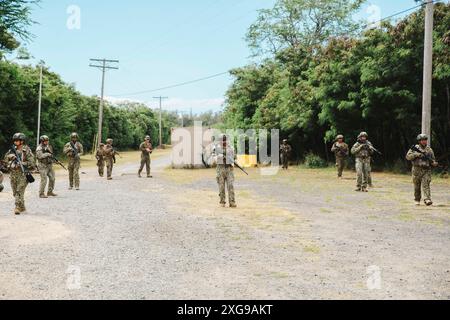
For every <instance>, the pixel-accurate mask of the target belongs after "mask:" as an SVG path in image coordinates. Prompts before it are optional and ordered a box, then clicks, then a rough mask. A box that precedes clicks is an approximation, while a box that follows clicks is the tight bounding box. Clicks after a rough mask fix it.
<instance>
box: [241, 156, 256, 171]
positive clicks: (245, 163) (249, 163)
mask: <svg viewBox="0 0 450 320" xmlns="http://www.w3.org/2000/svg"><path fill="white" fill-rule="evenodd" d="M237 162H238V164H239V165H240V166H241V167H244V168H252V167H257V166H258V156H256V155H247V154H238V156H237Z"/></svg>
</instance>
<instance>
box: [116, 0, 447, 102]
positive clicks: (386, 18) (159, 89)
mask: <svg viewBox="0 0 450 320" xmlns="http://www.w3.org/2000/svg"><path fill="white" fill-rule="evenodd" d="M438 2H441V1H438V0H432V1H427V2H424V3H421V4H419V5H416V6H414V7H411V8H408V9H405V10H403V11H400V12H397V13H394V14H392V15H390V16H388V17H385V18H383V19H380V20H378V21H373V22H370V23H368V24H366V25H365V26H363V27H365V28H367V27H370V26H372V25H375V24H378V23H381V22H384V21H386V20H390V19H392V18H394V17H397V16H399V15H402V14H405V13H407V12H409V11H412V10H415V9H417V8H420V7H422V6H424V5H426V4H429V3H438ZM320 43H322V42H318V43H317V44H320ZM228 73H229V71H225V72H221V73H217V74H214V75H211V76H207V77H204V78H200V79H195V80H191V81H186V82H182V83H178V84H174V85H170V86H166V87H162V88H156V89H151V90H144V91H138V92H131V93H124V94H118V95H111V96H112V97H124V96H137V95H142V94H146V93H152V92H157V91H162V90H167V89H173V88H178V87H181V86H186V85H189V84H193V83H197V82H201V81H205V80H209V79H213V78H217V77H220V76H223V75H225V74H228Z"/></svg>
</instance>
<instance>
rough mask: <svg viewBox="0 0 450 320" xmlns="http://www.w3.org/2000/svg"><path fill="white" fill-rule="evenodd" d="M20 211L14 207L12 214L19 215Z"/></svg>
mask: <svg viewBox="0 0 450 320" xmlns="http://www.w3.org/2000/svg"><path fill="white" fill-rule="evenodd" d="M20 213H21V211H20V209H19V208H15V209H14V214H15V215H16V216H19V215H20Z"/></svg>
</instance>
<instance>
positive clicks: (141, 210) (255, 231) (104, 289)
mask: <svg viewBox="0 0 450 320" xmlns="http://www.w3.org/2000/svg"><path fill="white" fill-rule="evenodd" d="M167 164H168V158H161V159H158V160H156V161H155V162H154V164H153V167H154V168H155V171H154V173H153V174H154V176H155V178H154V179H137V177H136V173H135V171H136V170H137V168H136V164H125V165H119V166H118V167H117V168H116V170H115V176H114V180H113V181H110V182H108V181H106V179H100V178H98V177H96V174H95V170H94V169H89V168H87V169H83V170H84V171H85V172H86V174H85V175H83V176H82V190H81V191H79V192H76V191H69V190H67V181H66V179H67V178H66V175H65V173H64V172H59V173H58V180H57V190H56V191H57V192H58V193H59V195H60V196H59V197H58V198H56V199H48V200H40V199H38V197H37V188H38V181H37V183H36V184H34V185H33V186H31V187H29V189H28V192H27V204H28V209H29V212H28V213H27V214H26V215H23V216H20V217H15V216H13V215H12V196H11V194H9V193H8V191H9V190H10V188H9V185H7V186H6V187H7V189H6V193H2V194H0V206H1V211H0V241H1V243H2V245H1V247H0V298H1V299H16V298H20V299H242V298H243V299H410V298H418V299H449V298H450V256H449V251H448V248H449V247H450V198H449V197H450V196H449V191H450V187H449V186H450V185H449V184H448V182H445V181H442V182H439V183H437V184H436V185H435V186H434V191H435V200H436V204H437V206H436V207H433V208H424V207H421V208H415V207H414V206H412V205H411V199H410V197H411V185H410V183H409V179H408V178H407V177H396V176H389V175H381V174H380V175H375V180H376V183H377V184H378V185H377V188H376V189H374V190H373V192H371V193H369V194H359V193H353V191H352V190H353V187H354V186H353V184H354V181H352V180H351V179H347V180H342V181H339V182H335V179H334V172H333V171H325V172H323V171H320V172H319V171H317V172H314V171H307V170H301V169H296V168H294V169H292V170H291V171H290V172H289V173H285V172H282V173H280V174H279V175H277V176H275V177H261V176H260V175H259V174H258V172H257V171H256V170H251V176H250V177H244V176H243V175H241V174H238V175H237V183H236V189H237V195H238V204H239V208H238V209H236V210H232V209H223V208H219V207H218V205H217V202H218V198H217V190H216V189H217V186H216V184H215V180H214V177H215V175H214V171H213V170H200V171H191V170H166V169H164V167H165V166H166V165H167ZM330 181H332V182H331V183H330ZM368 282H369V284H370V286H368Z"/></svg>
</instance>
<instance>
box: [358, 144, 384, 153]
mask: <svg viewBox="0 0 450 320" xmlns="http://www.w3.org/2000/svg"><path fill="white" fill-rule="evenodd" d="M359 143H361V144H363V145H365V146H367V147H368V148H369V150H371V151H373V152H375V153H378V154H379V155H380V156H382V155H383V154H382V153H381V151H379V150H378V149H377V148H375V147H374V146H373V145H372V144H371V143H370V142H361V141H359Z"/></svg>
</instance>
